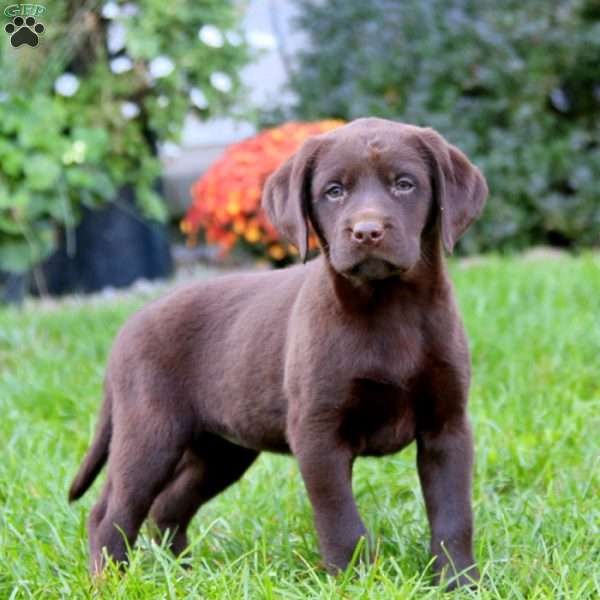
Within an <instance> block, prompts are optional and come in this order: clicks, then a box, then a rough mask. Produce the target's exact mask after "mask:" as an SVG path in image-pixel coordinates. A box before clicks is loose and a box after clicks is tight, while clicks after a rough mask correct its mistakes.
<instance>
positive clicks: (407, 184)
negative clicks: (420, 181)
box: [394, 176, 416, 194]
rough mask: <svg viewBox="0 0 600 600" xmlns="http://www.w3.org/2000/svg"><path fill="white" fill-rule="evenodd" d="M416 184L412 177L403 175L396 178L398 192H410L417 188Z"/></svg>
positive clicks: (395, 185)
mask: <svg viewBox="0 0 600 600" xmlns="http://www.w3.org/2000/svg"><path fill="white" fill-rule="evenodd" d="M415 187H416V186H415V184H414V182H413V180H412V179H410V177H406V176H401V177H396V179H395V180H394V192H396V193H398V194H408V193H410V192H412V191H413V190H414V189H415Z"/></svg>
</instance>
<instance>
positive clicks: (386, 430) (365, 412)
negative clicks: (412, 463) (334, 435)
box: [339, 379, 415, 456]
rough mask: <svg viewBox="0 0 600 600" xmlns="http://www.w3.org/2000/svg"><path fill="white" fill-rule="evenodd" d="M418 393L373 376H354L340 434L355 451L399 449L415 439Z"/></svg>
mask: <svg viewBox="0 0 600 600" xmlns="http://www.w3.org/2000/svg"><path fill="white" fill-rule="evenodd" d="M414 404H415V392H414V391H413V389H412V386H408V387H405V388H400V387H398V386H396V385H394V384H390V383H386V382H381V381H375V380H372V379H355V380H353V381H352V383H351V386H350V393H349V395H348V397H347V398H346V401H345V402H344V405H343V408H342V411H341V415H340V416H341V419H340V431H339V433H340V436H341V437H342V439H343V440H344V441H345V442H347V443H349V444H350V445H351V446H352V447H353V449H354V451H355V452H356V454H358V455H363V456H369V455H372V456H377V455H383V454H390V453H393V452H397V451H399V450H401V449H402V448H404V447H405V446H406V445H408V444H410V443H411V442H412V441H413V440H414V438H415V410H414Z"/></svg>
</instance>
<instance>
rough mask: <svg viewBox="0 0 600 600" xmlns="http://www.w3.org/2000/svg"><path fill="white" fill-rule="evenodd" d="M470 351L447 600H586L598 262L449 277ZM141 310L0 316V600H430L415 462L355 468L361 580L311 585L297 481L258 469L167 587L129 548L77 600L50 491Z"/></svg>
mask: <svg viewBox="0 0 600 600" xmlns="http://www.w3.org/2000/svg"><path fill="white" fill-rule="evenodd" d="M453 275H454V280H455V282H456V285H457V289H458V293H459V298H460V304H461V307H462V310H463V314H464V317H465V321H466V326H467V329H468V332H469V335H470V339H471V347H472V353H473V366H474V368H473V372H474V380H473V387H472V393H471V414H472V419H473V424H474V430H475V436H476V456H477V464H476V475H475V484H474V503H475V504H474V505H475V515H476V542H475V552H476V556H477V560H478V562H479V564H480V567H481V570H482V573H483V581H482V584H481V585H480V587H479V589H477V590H476V591H473V592H460V593H457V594H455V597H457V598H458V597H481V598H500V599H506V598H527V599H533V598H553V599H554V598H569V599H571V598H598V597H600V567H599V565H600V475H599V473H600V459H599V443H598V442H599V440H600V418H599V415H600V259H599V258H598V257H595V258H594V257H592V256H587V257H582V258H564V259H560V260H546V261H543V260H536V261H525V260H521V259H516V258H515V259H504V260H500V259H486V260H485V261H483V262H482V263H481V264H476V265H473V266H471V267H470V268H468V269H466V268H465V269H462V268H460V267H458V266H455V267H454V268H453ZM140 303H141V300H140V299H125V300H124V299H119V300H115V301H112V302H104V303H93V304H91V305H82V306H80V307H79V306H67V307H64V308H56V309H47V308H44V309H41V308H36V307H28V308H26V309H25V310H24V311H16V310H7V309H3V310H0V367H1V371H0V415H1V419H0V440H1V442H2V444H1V452H2V454H1V457H2V461H1V462H0V598H27V597H36V598H60V597H64V598H78V597H89V596H92V595H94V596H95V597H99V598H110V599H113V598H127V599H131V598H152V599H154V598H185V597H190V598H198V597H202V598H230V599H235V600H238V599H241V598H249V599H254V598H257V599H262V598H265V599H287V598H332V599H333V598H335V599H337V598H352V599H356V598H372V599H381V598H434V597H438V596H440V595H441V591H440V590H439V589H438V588H435V587H433V586H432V585H431V579H430V576H429V572H428V570H427V566H428V561H429V555H428V551H427V545H428V541H427V538H428V530H427V523H426V519H425V514H424V509H423V504H422V500H421V495H420V490H419V486H418V482H417V477H416V472H415V468H414V449H413V448H410V449H408V450H406V451H404V452H403V453H401V454H399V455H396V456H391V457H387V458H383V459H363V460H361V461H358V464H357V467H356V471H355V473H356V475H355V491H356V496H357V498H358V503H359V506H360V509H361V512H362V514H363V516H364V519H365V521H366V523H367V526H368V527H369V528H370V530H371V531H372V532H373V534H374V537H375V539H376V540H377V543H378V545H379V552H378V557H377V560H376V563H375V565H374V566H372V567H360V569H359V571H360V576H359V577H357V576H356V575H354V576H351V575H345V576H340V577H338V578H333V577H330V576H328V575H326V574H325V573H324V572H323V571H322V569H320V568H319V560H320V559H319V555H318V552H317V540H316V537H315V533H314V530H313V526H312V521H311V513H310V507H309V505H308V502H307V499H306V495H305V492H304V489H303V487H302V483H301V481H300V478H299V475H298V469H297V467H296V464H295V463H294V461H293V460H291V459H289V458H287V457H280V456H271V455H266V454H265V455H263V456H262V457H261V458H260V459H259V461H258V462H257V463H256V465H255V466H253V467H252V468H251V470H250V471H249V473H248V474H247V476H246V477H245V478H244V479H243V480H242V481H241V482H240V483H239V484H238V485H236V486H234V487H233V488H231V489H230V490H228V491H227V492H226V493H224V494H223V495H221V496H220V497H218V498H217V499H216V500H214V501H213V502H211V503H209V504H208V505H206V506H205V507H204V508H203V509H202V510H201V511H200V513H199V514H198V516H197V517H196V519H195V520H194V522H193V525H192V528H191V540H192V548H191V554H192V557H193V564H194V567H193V569H192V570H190V571H184V570H183V569H181V568H180V566H179V565H178V564H177V562H176V561H175V560H174V559H172V558H171V557H170V555H169V554H168V552H166V551H165V550H164V548H162V547H160V546H156V545H154V544H152V543H151V542H149V540H148V537H147V536H145V535H144V536H143V537H142V539H141V540H140V543H139V545H138V549H137V550H136V552H135V554H134V558H133V562H132V565H131V568H130V570H129V572H128V573H127V574H126V575H125V576H121V575H119V574H118V573H117V572H115V571H114V570H113V571H111V572H109V573H108V575H107V577H106V579H105V581H104V582H103V583H102V585H101V586H99V587H98V588H97V590H96V591H93V590H92V588H91V586H90V580H89V579H88V575H87V570H86V569H87V547H86V546H87V539H86V532H85V519H86V517H87V514H88V511H89V509H90V507H91V505H92V503H93V501H94V500H95V498H96V496H97V493H98V489H99V483H100V481H99V482H97V483H96V485H95V486H94V488H93V489H92V490H91V492H90V493H88V494H87V495H86V496H85V497H84V499H83V500H82V501H81V502H79V503H78V504H75V505H73V506H69V505H68V504H67V502H66V491H67V488H68V485H69V482H70V480H71V477H72V476H73V475H74V473H75V471H76V468H77V466H78V464H79V461H80V460H81V458H82V455H83V453H84V451H85V449H86V447H87V444H88V442H89V440H90V437H91V434H92V430H93V426H94V423H95V419H96V410H97V407H98V405H99V400H100V390H101V380H102V373H103V368H104V362H105V357H106V353H107V350H108V348H109V344H110V342H111V339H112V337H113V335H114V333H115V332H116V330H117V328H118V327H119V326H120V324H121V323H122V322H123V321H124V319H125V318H126V317H127V315H128V314H130V313H131V312H132V310H134V309H135V308H136V307H137V306H138V305H139V304H140ZM101 479H103V478H102V477H101V478H99V480H101Z"/></svg>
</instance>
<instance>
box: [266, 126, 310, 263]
mask: <svg viewBox="0 0 600 600" xmlns="http://www.w3.org/2000/svg"><path fill="white" fill-rule="evenodd" d="M320 142H321V140H320V139H319V136H315V137H311V138H308V139H307V140H306V141H305V142H304V144H303V145H302V147H301V148H300V150H298V152H296V154H294V155H293V156H292V157H291V158H289V159H288V160H287V161H286V162H285V163H284V164H283V165H282V166H281V167H279V169H277V171H275V173H273V174H272V175H271V176H270V177H269V178H268V179H267V182H266V184H265V187H264V190H263V194H262V207H263V209H264V210H265V211H266V213H267V216H268V217H269V220H270V221H271V223H273V225H274V226H275V228H276V229H277V230H278V231H279V232H280V233H282V234H283V235H284V236H285V237H286V239H287V240H288V241H289V242H291V243H292V244H294V246H296V248H298V253H299V254H300V258H301V259H302V262H306V256H307V253H308V203H309V202H310V194H311V191H310V186H311V179H312V170H313V165H314V160H315V157H316V153H317V149H318V147H319V145H320Z"/></svg>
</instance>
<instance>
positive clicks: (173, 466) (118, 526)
mask: <svg viewBox="0 0 600 600" xmlns="http://www.w3.org/2000/svg"><path fill="white" fill-rule="evenodd" d="M486 196H487V187H486V183H485V180H484V178H483V177H482V175H481V173H480V172H479V170H478V169H477V168H476V167H474V166H473V165H472V164H471V163H470V162H469V160H468V159H467V158H466V157H465V156H464V155H463V154H462V153H461V152H460V151H459V150H458V149H457V148H455V147H454V146H451V145H450V144H448V143H447V142H446V141H445V140H444V139H443V138H442V137H441V136H440V135H438V134H437V133H436V132H435V131H433V130H431V129H423V128H420V127H414V126H410V125H404V124H400V123H393V122H390V121H385V120H381V119H373V118H369V119H360V120H357V121H354V122H352V123H350V124H348V125H345V126H343V127H341V128H339V129H337V130H335V131H333V132H330V133H327V134H324V135H319V136H315V137H313V138H310V139H309V140H307V141H306V142H305V143H304V145H303V146H302V148H301V149H300V150H299V152H297V154H296V155H295V156H294V157H292V158H291V159H290V160H288V161H287V162H286V163H285V164H284V165H283V166H282V167H281V168H280V169H279V170H278V171H277V172H276V173H274V174H273V175H272V176H271V177H270V179H269V180H268V182H267V184H266V187H265V190H264V194H263V206H264V208H265V209H266V211H267V213H268V215H269V217H270V219H271V221H272V222H273V224H274V225H275V226H276V227H277V228H278V229H279V231H280V232H281V233H282V234H284V235H285V237H287V238H288V239H289V240H290V241H291V242H293V243H294V244H295V245H296V246H297V247H298V250H299V253H300V256H301V257H302V258H303V259H305V258H306V254H307V247H308V236H309V231H310V230H311V229H312V231H313V232H314V234H315V235H316V236H317V238H318V240H319V242H320V246H321V249H322V252H321V254H320V256H319V257H318V258H316V259H314V260H311V261H309V262H308V263H307V264H305V265H299V266H294V267H290V268H288V269H284V270H280V271H272V272H263V273H251V274H242V275H240V274H235V275H230V276H225V277H220V278H216V279H214V280H212V281H208V282H200V283H195V284H193V285H191V286H189V287H185V288H183V289H179V290H176V291H174V292H172V293H171V294H169V295H167V296H166V297H164V298H162V299H159V300H157V301H155V302H153V303H151V304H149V305H148V306H147V307H145V308H144V309H142V310H141V311H140V312H138V313H137V314H136V315H134V316H133V317H132V318H131V319H130V320H129V321H128V322H127V324H126V325H125V326H124V327H123V328H122V330H121V331H120V333H119V334H118V336H117V339H116V342H115V344H114V347H113V349H112V352H111V356H110V359H109V363H108V368H107V373H106V381H105V397H104V404H103V406H102V410H101V413H100V419H99V423H98V428H97V432H96V436H95V439H94V441H93V443H92V447H91V449H90V450H89V452H88V454H87V456H86V457H85V460H84V461H83V464H82V466H81V468H80V470H79V473H78V474H77V477H76V478H75V481H74V482H73V485H72V487H71V490H70V493H69V498H70V500H75V499H77V498H79V497H80V496H81V495H82V494H83V493H84V492H85V491H86V490H87V489H88V487H89V486H90V485H91V483H92V481H93V480H94V478H95V477H96V475H97V474H98V472H99V471H100V469H101V468H102V466H103V465H104V463H105V462H106V461H108V478H107V481H106V484H105V486H104V490H103V492H102V494H101V497H100V499H99V501H98V502H97V504H96V505H95V506H94V508H93V510H92V512H91V515H90V518H89V538H90V551H91V569H92V571H93V572H96V573H97V572H99V571H100V570H101V569H102V568H103V560H104V559H103V549H106V552H107V554H108V555H109V556H111V557H112V558H113V559H116V560H118V561H124V560H126V542H128V543H129V544H130V545H132V544H133V543H134V541H135V539H136V536H137V534H138V531H139V529H140V526H141V524H142V522H143V521H144V519H145V518H146V516H147V515H148V514H149V515H150V516H151V518H152V519H153V520H154V522H155V523H156V525H157V526H158V528H159V530H160V531H162V532H166V531H167V530H168V531H170V532H171V534H172V536H173V537H172V548H173V551H174V552H175V553H179V552H181V551H182V550H183V549H184V548H185V547H186V544H187V538H186V529H187V527H188V524H189V522H190V520H191V519H192V517H193V516H194V514H195V513H196V511H197V510H198V508H199V507H200V506H201V505H202V504H203V503H204V502H206V501H208V500H210V499H211V498H212V497H214V496H215V495H216V494H218V493H219V492H221V491H222V490H224V489H225V488H226V487H227V486H228V485H230V484H231V483H233V482H235V481H236V480H238V479H239V478H240V476H241V475H242V474H243V473H244V471H245V470H246V469H247V468H248V467H249V466H250V465H251V464H252V462H253V461H254V460H255V459H256V457H257V456H258V454H259V452H261V451H262V450H268V451H274V452H292V453H293V454H294V455H295V457H296V458H297V460H298V463H299V465H300V471H301V474H302V477H303V480H304V482H305V485H306V489H307V491H308V495H309V498H310V501H311V504H312V508H313V511H314V519H315V523H316V529H317V533H318V536H319V540H320V546H321V551H322V555H323V558H324V560H325V562H326V564H327V566H328V568H329V569H330V570H331V571H334V572H335V571H337V570H339V569H344V568H345V567H346V566H347V565H348V562H349V561H350V559H351V557H352V554H353V551H354V550H355V547H356V545H357V542H358V541H359V540H360V538H361V537H363V536H366V535H367V532H366V529H365V526H364V525H363V522H362V520H361V518H360V516H359V514H358V511H357V508H356V504H355V501H354V498H353V495H352V465H353V462H354V459H355V458H356V457H358V456H374V455H376V456H378V455H383V454H390V453H393V452H397V451H399V450H400V449H401V448H404V447H405V446H406V445H408V444H410V443H411V442H413V441H415V440H416V442H417V448H418V453H417V467H418V471H419V476H420V480H421V484H422V488H423V494H424V497H425V504H426V508H427V515H428V517H429V522H430V525H431V550H432V552H433V554H434V556H435V557H436V559H435V562H434V564H435V569H436V571H437V572H438V574H439V573H441V572H442V571H445V570H447V569H446V568H447V567H450V568H451V569H452V570H455V571H456V572H463V575H461V577H460V578H459V579H458V580H457V581H458V582H459V583H464V582H466V581H468V580H469V579H473V578H476V577H477V570H476V567H475V566H474V560H473V554H472V549H471V544H472V541H471V538H472V530H473V524H472V516H471V470H472V462H473V445H472V439H471V431H470V427H469V420H468V417H467V396H468V388H469V376H470V375H469V373H470V361H469V351H468V346H467V340H466V337H465V332H464V330H463V326H462V323H461V319H460V316H459V314H458V311H457V308H456V303H455V301H454V294H453V290H452V285H451V283H450V281H449V278H448V274H447V271H446V266H445V262H444V256H443V248H445V249H446V250H447V251H448V252H451V251H452V248H453V246H454V244H455V242H456V240H457V239H458V238H459V237H460V235H461V234H462V233H463V232H464V231H465V229H466V228H467V227H468V226H469V225H470V223H471V222H472V221H473V220H474V219H475V218H476V217H477V216H478V215H479V213H480V212H481V210H482V208H483V205H484V202H485V198H486ZM125 538H126V539H125ZM465 573H466V574H467V576H465Z"/></svg>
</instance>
